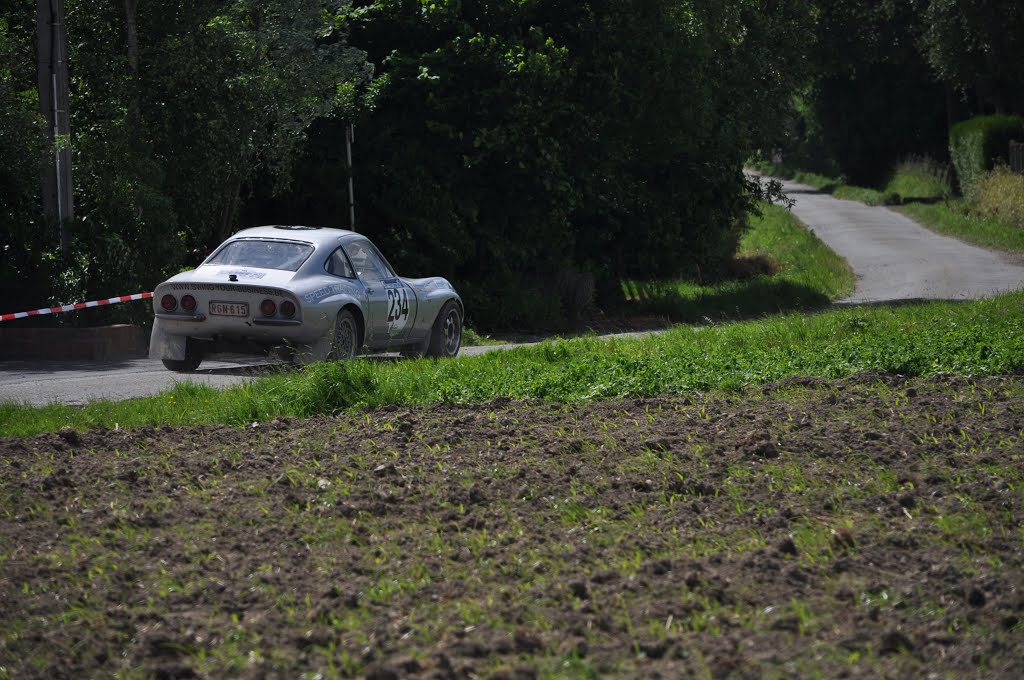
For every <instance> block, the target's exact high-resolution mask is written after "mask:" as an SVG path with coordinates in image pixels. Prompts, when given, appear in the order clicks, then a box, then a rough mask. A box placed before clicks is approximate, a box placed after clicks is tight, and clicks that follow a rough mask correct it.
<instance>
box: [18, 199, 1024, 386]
mask: <svg viewBox="0 0 1024 680" xmlns="http://www.w3.org/2000/svg"><path fill="white" fill-rule="evenodd" d="M783 186H784V188H785V191H786V193H787V194H788V195H789V196H790V197H791V198H793V199H794V200H795V201H796V204H795V205H794V206H793V213H794V214H795V215H796V216H797V217H798V218H799V219H800V221H801V222H803V223H804V224H805V225H807V227H808V228H810V229H811V230H813V231H814V233H815V234H817V235H818V237H819V238H820V239H821V240H822V241H824V242H825V243H826V244H827V245H828V246H829V247H830V248H832V249H833V250H834V251H836V252H837V253H839V254H840V255H841V256H843V257H845V258H846V260H847V261H848V262H849V263H850V266H851V267H852V268H853V271H854V272H855V273H856V274H857V287H856V290H855V292H854V294H853V295H851V296H850V297H849V298H846V299H845V300H843V301H842V302H844V303H862V302H886V301H898V300H912V299H946V300H964V299H974V298H980V297H986V296H989V295H994V294H996V293H999V292H1003V291H1008V290H1014V289H1018V288H1024V258H1021V257H1014V256H1008V255H1004V254H1000V253H995V252H992V251H989V250H985V249H983V248H976V247H974V246H970V245H967V244H965V243H963V242H961V241H957V240H956V239H952V238H948V237H946V236H939V235H937V234H935V233H933V232H931V231H929V230H927V229H925V228H924V227H921V226H920V225H918V224H917V223H916V222H914V221H913V220H911V219H909V218H907V217H904V216H903V215H901V214H900V213H898V212H896V211H894V210H891V209H889V208H885V207H870V206H866V205H864V204H862V203H856V202H853V201H843V200H840V199H837V198H833V197H832V196H829V195H827V194H823V193H821V192H819V191H817V190H816V189H814V188H812V187H808V186H804V185H800V184H796V183H793V182H784V183H783ZM510 346H511V345H501V346H498V347H467V348H464V349H463V351H462V354H463V355H469V354H480V353H482V352H486V351H490V350H493V349H504V348H507V347H510ZM271 370H276V369H275V368H274V366H273V365H272V364H268V363H267V362H265V361H262V360H255V359H243V360H240V361H234V360H232V361H206V362H204V363H203V365H202V366H201V367H200V369H199V370H198V371H196V372H195V373H190V374H181V373H172V372H170V371H167V370H165V369H164V367H163V365H162V364H161V363H160V362H159V361H150V360H149V359H129V360H123V361H109V362H83V361H46V362H41V361H0V402H4V401H14V402H18V403H29V404H32V405H35V406H42V405H45V404H49V403H53V402H59V403H63V404H84V403H86V402H88V401H89V400H92V399H111V400H115V401H116V400H120V399H129V398H133V397H141V396H148V395H152V394H157V393H159V392H161V391H164V390H168V389H170V388H172V387H173V386H174V384H175V383H178V382H181V381H185V380H188V381H191V382H196V383H202V384H206V385H210V386H213V387H226V386H228V385H237V384H240V383H244V382H246V381H249V380H252V379H253V377H255V376H259V375H261V374H263V373H265V372H267V371H271Z"/></svg>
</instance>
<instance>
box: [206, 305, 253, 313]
mask: <svg viewBox="0 0 1024 680" xmlns="http://www.w3.org/2000/svg"><path fill="white" fill-rule="evenodd" d="M210 314H215V315H217V316H249V305H248V303H245V302H211V303H210Z"/></svg>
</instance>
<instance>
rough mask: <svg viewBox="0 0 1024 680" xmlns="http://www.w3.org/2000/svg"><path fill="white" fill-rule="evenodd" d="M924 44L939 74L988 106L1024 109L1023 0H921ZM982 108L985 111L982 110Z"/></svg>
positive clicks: (916, 5) (918, 4)
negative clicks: (972, 91)
mask: <svg viewBox="0 0 1024 680" xmlns="http://www.w3.org/2000/svg"><path fill="white" fill-rule="evenodd" d="M912 4H913V5H914V9H915V10H917V12H918V14H919V16H920V25H921V30H920V32H919V36H918V44H919V46H920V49H921V51H922V53H923V55H924V57H925V58H926V59H927V61H928V64H929V66H930V67H931V68H932V70H933V71H934V73H935V74H936V76H937V78H938V79H940V80H943V81H945V82H948V83H950V84H951V85H952V86H954V87H956V88H957V89H959V90H961V91H964V92H967V91H969V90H972V89H973V90H974V91H975V93H976V95H977V98H978V99H979V100H981V101H982V102H983V103H984V106H983V108H984V109H988V108H991V109H993V110H997V111H1017V112H1022V111H1024V91H1022V89H1021V86H1020V84H1021V83H1022V82H1024V41H1022V40H1021V36H1022V35H1024V12H1021V9H1020V3H1019V2H1018V1H1017V0H987V1H986V2H965V1H964V0H915V2H913V3H912ZM979 113H980V111H979Z"/></svg>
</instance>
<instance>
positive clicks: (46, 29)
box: [36, 0, 75, 253]
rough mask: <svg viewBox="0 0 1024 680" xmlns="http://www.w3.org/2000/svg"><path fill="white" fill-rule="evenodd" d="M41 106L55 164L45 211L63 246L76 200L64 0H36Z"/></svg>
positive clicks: (47, 176) (47, 181)
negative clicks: (55, 222) (56, 229)
mask: <svg viewBox="0 0 1024 680" xmlns="http://www.w3.org/2000/svg"><path fill="white" fill-rule="evenodd" d="M36 32H37V34H38V36H39V41H38V42H39V48H38V51H37V52H36V55H37V63H38V69H37V74H38V83H39V109H40V111H41V112H42V114H43V115H44V116H45V117H46V121H47V132H48V135H49V138H50V145H51V147H52V148H53V164H52V165H51V166H50V167H48V168H47V169H46V170H45V172H44V175H43V211H44V212H45V213H46V214H47V215H49V216H52V217H53V218H54V219H56V220H57V222H58V223H59V224H60V250H61V252H62V253H66V252H67V251H68V248H69V247H70V246H71V241H72V235H71V227H70V224H71V219H72V218H73V217H74V216H75V202H74V198H73V187H72V184H71V119H70V115H69V111H68V49H67V33H66V31H65V28H64V0H37V2H36Z"/></svg>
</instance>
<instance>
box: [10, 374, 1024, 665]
mask: <svg viewBox="0 0 1024 680" xmlns="http://www.w3.org/2000/svg"><path fill="white" fill-rule="evenodd" d="M1022 430H1024V378H1021V377H1006V378H984V379H970V380H969V379H963V378H953V377H943V378H934V379H912V380H908V379H903V378H900V377H893V376H884V375H861V376H858V377H855V378H851V379H845V380H838V381H822V380H812V379H806V380H804V379H798V380H789V381H785V382H782V383H777V384H773V385H769V386H767V387H763V388H762V387H759V388H756V389H755V388H751V389H750V390H748V391H746V392H744V393H740V394H730V395H715V396H678V395H666V396H663V397H660V398H652V399H642V400H628V401H613V402H598V403H587V404H576V405H558V404H549V403H534V402H513V401H499V402H492V403H488V404H483V405H470V406H456V405H438V406H433V407H425V408H420V409H404V408H402V409H381V410H374V411H370V412H362V413H356V414H344V415H340V416H338V417H323V418H317V419H312V420H306V421H275V422H271V423H256V424H252V425H250V426H249V427H246V428H244V429H236V428H229V427H225V426H206V427H195V428H185V429H172V428H144V429H140V430H134V431H124V430H108V431H90V432H74V431H71V430H65V431H63V432H61V433H57V434H48V435H41V436H37V437H33V438H9V439H5V440H0V603H2V604H0V667H2V668H0V677H15V678H30V677H40V678H44V677H45V678H55V677H102V676H117V677H147V676H152V677H158V678H183V677H268V676H269V677H275V676H276V677H289V678H291V677H302V676H305V677H311V678H312V677H334V676H366V677H371V678H404V677H413V678H435V677H437V678H474V677H481V678H487V677H493V678H514V677H515V678H519V677H521V678H533V677H645V678H646V677H663V678H676V677H687V676H690V677H713V678H724V677H743V678H746V677H749V678H760V677H815V676H819V677H843V676H846V677H863V678H877V677H914V678H926V677H936V678H945V677H985V678H1020V677H1024V624H1022V616H1024V547H1022V538H1024V529H1022V526H1024V524H1022V518H1024V460H1022V457H1024V434H1022Z"/></svg>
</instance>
